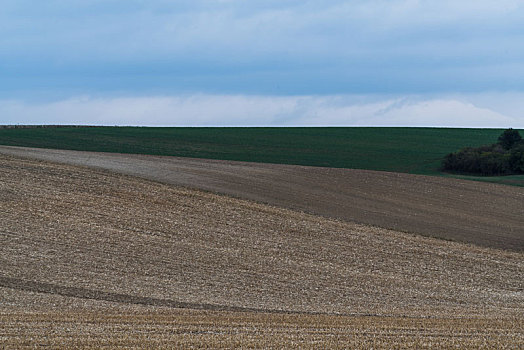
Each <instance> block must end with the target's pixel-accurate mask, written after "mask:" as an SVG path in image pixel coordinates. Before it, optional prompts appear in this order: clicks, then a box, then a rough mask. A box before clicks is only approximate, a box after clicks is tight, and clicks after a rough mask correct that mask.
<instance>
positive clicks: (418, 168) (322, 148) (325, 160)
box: [0, 127, 524, 186]
mask: <svg viewBox="0 0 524 350" xmlns="http://www.w3.org/2000/svg"><path fill="white" fill-rule="evenodd" d="M502 131H503V130H502V129H448V128H340V127H331V128H145V127H94V128H92V127H89V128H87V127H86V128H17V129H0V144H3V145H12V146H26V147H43V148H61V149H72V150H85V151H98V152H119V153H139V154H153V155H170V156H181V157H196V158H211V159H227V160H241V161H250V162H265V163H281V164H299V165H313V166H326V167H338V168H356V169H369V170H382V171H395V172H405V173H412V174H424V175H439V176H453V177H460V178H468V179H473V180H481V181H490V182H497V183H505V184H510V185H518V186H524V176H522V175H519V176H505V177H473V176H455V175H449V174H442V173H441V172H440V171H439V167H440V162H441V160H442V158H443V157H444V156H445V155H446V154H447V153H450V152H453V151H456V150H458V149H460V148H462V147H465V146H471V147H477V146H480V145H484V144H490V143H494V142H496V141H497V138H498V136H499V135H500V134H501V133H502ZM521 133H522V131H521Z"/></svg>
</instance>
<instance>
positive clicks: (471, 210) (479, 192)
mask: <svg viewBox="0 0 524 350" xmlns="http://www.w3.org/2000/svg"><path fill="white" fill-rule="evenodd" d="M0 154H6V155H14V156H21V157H30V158H35V159H41V160H49V161H53V162H62V163H67V164H73V165H82V166H88V167H96V168H99V169H106V170H110V171H114V172H118V173H122V174H127V175H133V176H139V177H142V178H146V179H151V180H155V181H160V182H163V183H167V184H172V185H176V186H183V187H188V188H193V189H199V190H204V191H211V192H214V193H220V194H225V195H228V196H233V197H237V198H242V199H248V200H252V201H256V202H259V203H265V204H269V205H273V206H278V207H284V208H289V209H293V210H299V211H304V212H306V213H310V214H315V215H321V216H325V217H329V218H335V219H341V220H344V221H350V222H358V223H362V224H368V225H373V226H379V227H384V228H388V229H393V230H397V231H405V232H411V233H416V234H422V235H426V236H430V237H438V238H443V239H448V240H453V241H459V242H465V243H473V244H476V245H481V246H485V247H493V248H500V249H508V250H514V251H521V252H522V251H524V188H522V187H520V188H519V187H510V186H503V185H495V184H488V183H481V182H472V181H462V180H457V179H448V178H439V177H431V176H421V175H410V174H399V173H387V172H376V171H366V170H350V169H335V168H319V167H305V166H292V165H279V164H261V163H247V162H232V161H217V160H206V159H191V158H176V157H156V156H142V155H130V154H114V153H93V152H78V151H67V150H48V149H37V148H21V147H8V146H0Z"/></svg>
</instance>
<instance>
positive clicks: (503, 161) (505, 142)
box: [442, 129, 524, 175]
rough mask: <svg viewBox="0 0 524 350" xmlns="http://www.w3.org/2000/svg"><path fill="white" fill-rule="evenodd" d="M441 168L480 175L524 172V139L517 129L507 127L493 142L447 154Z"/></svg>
mask: <svg viewBox="0 0 524 350" xmlns="http://www.w3.org/2000/svg"><path fill="white" fill-rule="evenodd" d="M442 168H443V170H445V171H453V172H459V173H467V174H480V175H510V174H524V140H522V137H521V136H520V134H519V132H518V131H517V130H513V129H507V130H505V131H504V132H503V133H502V135H500V137H499V138H498V142H497V143H495V144H492V145H487V146H482V147H478V148H472V147H466V148H463V149H461V150H460V151H458V152H454V153H450V154H448V155H447V156H446V157H445V158H444V161H443V162H442Z"/></svg>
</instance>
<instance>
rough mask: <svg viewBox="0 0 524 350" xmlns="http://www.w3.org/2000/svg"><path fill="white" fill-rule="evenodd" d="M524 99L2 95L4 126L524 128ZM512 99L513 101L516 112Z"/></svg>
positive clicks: (0, 117) (0, 120)
mask: <svg viewBox="0 0 524 350" xmlns="http://www.w3.org/2000/svg"><path fill="white" fill-rule="evenodd" d="M523 100H524V96H523V95H522V94H507V95H504V94H493V95H490V96H488V95H487V94H483V95H460V96H449V97H445V96H444V97H442V96H441V97H428V96H406V97H391V96H380V95H368V96H366V95H338V96H285V97H281V96H277V97H273V96H247V95H202V94H201V95H187V96H171V97H169V96H162V97H122V98H90V97H77V98H72V99H67V100H63V101H55V102H45V103H27V102H23V101H16V100H10V101H9V100H4V101H0V124H86V125H143V126H427V127H495V128H506V127H513V128H524V116H519V115H518V113H516V112H514V110H515V109H518V108H520V107H521V106H522V102H521V101H523ZM478 101H482V102H483V103H478ZM511 105H513V106H515V108H514V109H513V110H512V109H511ZM500 106H504V108H502V109H500V108H499V107H500Z"/></svg>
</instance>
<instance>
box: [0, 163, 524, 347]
mask: <svg viewBox="0 0 524 350" xmlns="http://www.w3.org/2000/svg"><path fill="white" fill-rule="evenodd" d="M0 179H1V181H0V212H1V213H2V220H1V221H0V240H1V244H0V266H2V271H1V274H0V300H2V303H1V304H0V319H1V320H2V323H1V324H2V326H1V327H0V337H1V338H2V340H3V341H4V342H6V344H12V345H13V346H24V345H25V346H31V345H38V344H40V345H45V344H51V345H52V344H54V345H55V346H64V344H65V345H67V344H69V346H72V345H73V344H75V346H78V345H79V344H80V345H81V344H84V346H97V347H99V346H124V347H130V346H136V347H140V346H144V344H147V345H149V346H161V345H163V346H168V344H169V346H175V345H177V344H178V346H189V345H191V344H192V345H195V344H197V345H198V344H200V346H202V345H204V344H207V345H209V344H215V345H214V346H215V347H218V346H226V345H227V346H230V347H231V346H235V344H236V346H238V345H239V344H255V345H256V344H258V346H268V345H271V344H273V346H276V345H278V344H280V345H282V344H288V345H289V346H290V347H293V346H295V347H296V346H299V345H300V344H303V345H306V346H312V345H314V344H317V345H319V344H324V346H330V347H332V346H334V345H336V344H337V342H338V341H340V342H341V343H340V344H346V346H349V345H352V346H364V345H366V344H367V346H371V345H374V346H375V347H378V346H380V344H382V346H384V347H390V346H391V344H393V343H394V342H400V343H396V344H397V345H398V344H403V345H406V344H411V346H413V347H420V346H424V344H426V346H427V344H428V341H429V342H430V343H433V344H448V345H449V346H451V345H457V344H459V345H460V344H462V345H463V346H464V345H467V346H471V347H477V346H482V345H484V346H485V345H486V344H488V345H489V344H494V345H497V344H498V345H499V346H500V345H501V344H506V345H508V344H512V345H513V346H515V345H518V344H522V342H523V341H524V340H523V338H524V335H523V334H522V332H521V331H519V329H520V330H521V329H522V327H521V326H522V323H521V320H522V319H523V317H524V309H523V305H524V294H523V285H522V281H523V280H524V275H523V271H524V259H523V255H522V254H521V253H512V252H504V251H500V250H493V249H488V248H480V247H475V246H471V245H465V244H460V243H454V242H447V241H442V240H437V239H431V238H424V237H420V236H414V235H410V234H406V233H400V232H395V231H391V230H385V229H380V228H376V227H371V226H365V225H358V224H353V223H347V222H340V221H337V220H333V219H326V218H322V217H318V216H313V215H308V214H305V213H299V212H294V211H290V210H286V209H279V208H275V207H270V206H266V205H262V204H256V203H253V202H249V201H244V200H240V199H233V198H228V197H223V196H218V195H215V194H211V193H204V192H199V191H195V190H189V189H183V188H177V187H173V186H169V185H164V184H159V183H154V182H149V181H147V180H142V179H137V178H133V177H128V176H122V175H116V174H112V173H108V172H103V171H97V170H89V169H84V168H77V167H73V166H69V165H57V164H53V163H46V162H39V161H34V160H23V159H19V158H12V157H7V156H1V157H0ZM179 308H192V309H204V310H207V311H205V312H202V311H198V312H197V311H184V312H183V311H179V310H180V309H179ZM88 310H89V311H88ZM213 310H215V311H213ZM232 311H236V312H232ZM239 311H243V313H238V312H239ZM282 311H285V312H293V313H303V315H301V316H293V317H288V316H286V315H282V316H276V315H277V314H276V313H278V312H282ZM261 312H262V313H261ZM264 313H268V314H267V316H263V315H264ZM308 313H320V314H321V315H317V316H315V315H313V314H309V315H308ZM330 314H331V315H334V314H342V315H348V316H351V315H354V316H353V317H350V318H347V317H346V318H336V317H335V316H329V315H330ZM271 315H274V316H271ZM364 315H376V317H374V318H370V317H369V316H366V317H368V318H366V317H363V316H364ZM392 316H393V317H392ZM384 317H386V318H384ZM399 317H400V318H399ZM406 317H422V319H416V320H413V321H411V320H410V319H409V318H408V319H406ZM425 317H432V318H434V319H431V320H427V319H424V318H425ZM456 317H459V318H461V320H460V321H459V320H455V321H454V320H450V319H449V318H456ZM519 320H520V321H519ZM487 324H489V325H490V327H488V329H485V328H484V327H485V325H487ZM166 325H167V328H166ZM351 329H352V330H351ZM153 330H155V331H153ZM370 330H371V331H372V333H371V334H372V335H371V336H370V335H369V334H370V333H369V332H370ZM151 332H153V333H151ZM351 332H355V333H351ZM366 332H367V333H368V335H366ZM373 332H374V333H373ZM351 334H362V338H361V339H360V338H355V337H354V336H351ZM465 335H467V336H465ZM112 337H114V338H112ZM258 337H260V339H259V338H258ZM333 337H337V338H333ZM419 338H420V339H419ZM104 339H105V340H104ZM256 339H259V340H258V342H256ZM279 339H280V342H278V340H279ZM334 339H337V340H334ZM421 339H422V340H421ZM357 340H358V341H361V343H357V342H356V341H357ZM221 341H225V342H226V343H221ZM275 341H277V343H276V344H275V343H274V342H275ZM35 342H36V343H35ZM213 342H214V343H213ZM271 342H273V343H271ZM439 342H441V343H439ZM57 344H58V345H57ZM85 344H87V345H85ZM111 344H112V345H111ZM330 344H331V345H330ZM388 344H389V346H388ZM341 346H344V345H341Z"/></svg>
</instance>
